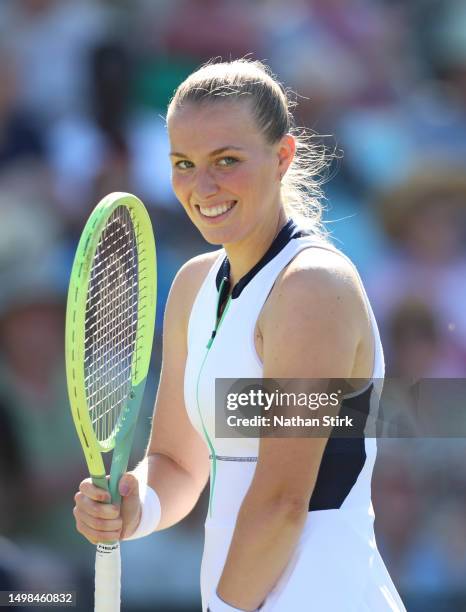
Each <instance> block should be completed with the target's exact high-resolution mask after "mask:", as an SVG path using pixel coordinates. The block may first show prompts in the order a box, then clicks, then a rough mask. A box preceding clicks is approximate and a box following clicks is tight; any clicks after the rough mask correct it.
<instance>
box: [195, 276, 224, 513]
mask: <svg viewBox="0 0 466 612" xmlns="http://www.w3.org/2000/svg"><path fill="white" fill-rule="evenodd" d="M228 290H229V281H228V278H222V282H221V283H220V289H219V291H218V300H217V310H216V315H217V316H216V321H215V327H214V329H213V331H212V334H211V336H210V338H209V341H208V342H207V346H206V352H205V355H204V359H203V360H202V363H201V367H200V368H199V373H198V375H197V384H196V404H197V412H198V414H199V418H200V421H201V425H202V431H203V433H204V437H205V439H206V442H207V446H208V447H209V450H210V452H211V457H212V478H211V487H210V495H209V515H210V516H212V507H213V497H214V490H215V479H216V475H217V454H216V451H215V448H214V445H213V444H212V440H211V439H210V437H209V434H208V433H207V429H206V426H205V424H204V419H203V418H202V412H201V409H200V406H199V380H200V378H201V374H202V370H203V369H204V364H205V362H206V359H207V356H208V355H209V351H210V348H211V346H212V344H213V341H214V340H215V336H216V335H217V331H218V330H219V328H220V326H221V324H222V322H223V319H224V318H225V315H226V313H227V311H228V308H229V307H230V303H231V295H230V296H229V297H228V300H227V302H226V304H225V308H224V309H223V312H222V313H220V310H221V307H222V304H223V302H224V301H225V297H226V293H225V291H226V292H228Z"/></svg>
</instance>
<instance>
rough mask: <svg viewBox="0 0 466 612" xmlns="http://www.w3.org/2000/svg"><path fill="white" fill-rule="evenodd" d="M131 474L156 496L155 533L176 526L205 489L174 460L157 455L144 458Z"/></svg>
mask: <svg viewBox="0 0 466 612" xmlns="http://www.w3.org/2000/svg"><path fill="white" fill-rule="evenodd" d="M134 472H135V474H136V475H137V476H138V479H140V480H142V481H143V482H147V484H148V485H149V486H150V487H152V489H154V491H155V492H156V493H157V495H158V497H159V500H160V506H161V511H162V515H161V519H160V523H159V525H158V527H157V531H160V530H162V529H166V528H167V527H171V526H172V525H175V524H176V523H178V522H179V521H181V520H182V519H183V518H184V517H185V516H186V515H187V514H189V512H190V511H191V510H192V509H193V507H194V506H195V504H196V502H197V500H198V499H199V496H200V494H201V492H202V490H203V488H204V485H203V484H202V483H199V482H197V481H196V480H195V478H194V477H193V476H192V475H191V474H190V473H189V472H187V471H186V470H184V469H183V468H182V467H181V466H180V465H179V464H178V463H176V461H174V460H173V459H171V458H170V457H168V456H167V455H163V454H159V453H157V454H154V455H149V456H148V457H146V458H145V459H144V460H143V461H142V462H141V463H140V464H139V465H138V467H137V468H136V469H135V470H134Z"/></svg>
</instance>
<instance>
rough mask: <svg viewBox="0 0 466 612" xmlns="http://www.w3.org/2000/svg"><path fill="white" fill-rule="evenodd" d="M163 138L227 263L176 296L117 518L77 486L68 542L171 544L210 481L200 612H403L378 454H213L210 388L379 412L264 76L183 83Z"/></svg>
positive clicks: (99, 494)
mask: <svg viewBox="0 0 466 612" xmlns="http://www.w3.org/2000/svg"><path fill="white" fill-rule="evenodd" d="M167 124H168V131H169V137H170V143H171V160H172V181H173V188H174V191H175V194H176V196H177V198H178V199H179V201H180V203H181V204H182V206H183V207H184V209H185V211H186V213H187V215H188V216H189V218H190V219H191V221H192V222H193V223H194V225H195V226H196V227H197V228H198V229H199V231H200V232H201V233H202V235H203V236H204V238H205V239H206V240H207V241H208V242H209V243H211V244H216V245H223V247H222V249H221V250H218V251H215V252H213V253H207V254H205V255H201V256H199V257H195V258H194V259H192V260H191V261H189V262H188V263H187V264H185V265H184V266H183V267H182V268H181V270H180V271H179V273H178V274H177V276H176V278H175V280H174V282H173V286H172V289H171V292H170V296H169V299H168V303H167V307H166V312H165V322H164V346H163V366H162V373H161V380H160V386H159V389H158V395H157V400H156V405H155V412H154V419H153V428H152V435H151V440H150V443H149V447H148V451H147V456H146V458H145V460H144V461H143V462H142V464H141V465H140V466H138V468H137V469H136V470H134V471H133V472H130V473H128V474H125V475H124V476H123V477H122V479H121V481H120V492H121V494H122V496H123V501H122V504H121V507H116V506H113V505H110V504H108V505H106V504H102V503H101V502H102V501H105V499H106V495H107V494H106V493H104V492H103V491H102V490H100V489H98V488H96V487H95V486H93V485H92V483H91V482H90V481H89V480H85V481H83V482H82V483H81V485H80V490H79V492H78V493H77V494H76V497H75V500H76V506H75V509H74V514H75V517H76V523H77V529H78V530H79V531H80V532H81V533H82V534H83V535H84V536H85V537H86V538H87V539H88V540H90V541H91V542H93V543H95V542H105V541H114V540H115V539H130V538H135V537H141V536H144V535H147V534H148V533H152V532H153V531H156V530H160V529H165V528H167V527H170V526H171V525H174V524H175V523H177V522H178V521H180V520H181V519H182V518H183V517H185V516H186V515H187V514H188V513H189V512H190V511H191V509H192V508H193V506H194V505H195V503H196V502H197V500H198V498H199V495H200V493H201V492H202V490H203V488H204V486H205V484H206V482H207V480H208V479H209V475H210V503H209V511H208V516H207V520H206V524H205V548H204V555H203V560H202V569H201V591H202V607H203V611H204V612H206V611H207V610H210V611H211V612H220V611H232V612H233V611H235V610H244V611H252V610H258V609H260V610H263V611H267V612H268V611H274V612H291V611H293V612H298V611H308V610H309V611H311V610H312V611H314V610H315V611H318V612H322V611H331V612H345V611H350V610H351V611H357V612H363V611H367V612H385V611H389V610H390V611H392V612H393V611H400V610H401V611H403V610H405V608H404V606H403V603H402V601H401V600H400V597H399V595H398V593H397V591H396V589H395V587H394V585H393V583H392V581H391V579H390V577H389V575H388V572H387V570H386V568H385V565H384V563H383V561H382V559H381V557H380V554H379V552H378V550H377V546H376V543H375V538H374V531H373V522H374V513H373V509H372V504H371V475H372V469H373V466H374V461H375V455H376V443H375V440H374V439H364V438H354V439H344V440H341V439H340V440H339V439H337V438H336V437H335V438H334V437H333V436H330V438H328V439H325V438H306V437H294V438H293V437H288V438H271V437H263V438H260V439H259V438H245V437H243V438H228V439H226V438H225V439H224V438H216V437H215V418H214V412H215V379H216V378H235V379H240V378H261V377H264V378H275V379H276V378H282V379H283V378H302V379H304V378H305V379H322V378H354V379H366V380H369V381H370V382H369V384H368V385H365V386H364V387H363V388H361V389H360V390H358V391H357V392H356V393H355V394H353V396H352V397H351V398H350V401H351V402H352V406H353V407H355V408H356V409H357V410H358V411H359V412H362V413H363V414H365V415H366V416H368V415H369V412H370V411H371V410H373V406H374V402H372V401H371V400H372V399H373V398H374V397H375V395H376V391H377V381H379V380H380V379H382V378H383V375H384V360H383V352H382V346H381V343H380V338H379V333H378V330H377V325H376V322H375V319H374V315H373V313H372V310H371V307H370V304H369V302H368V299H367V296H366V293H365V291H364V288H363V286H362V284H361V280H360V278H359V276H358V273H357V272H356V270H355V268H354V266H353V265H352V264H351V262H350V261H349V260H348V259H347V258H346V257H345V256H344V255H342V254H341V253H340V252H339V251H337V250H336V249H335V248H334V247H333V246H332V244H331V243H330V242H329V241H328V240H327V239H326V238H325V232H324V231H323V229H322V226H321V221H320V212H321V210H320V205H319V203H318V199H317V196H318V183H317V181H316V178H315V177H316V172H317V171H318V170H319V169H320V168H319V167H318V166H319V165H320V162H321V158H320V157H319V154H318V152H316V150H315V148H314V146H313V145H312V142H311V141H309V140H308V141H307V142H306V141H304V142H303V141H302V140H300V138H299V137H298V136H296V135H293V134H296V130H294V129H293V117H292V115H291V112H290V102H289V100H288V99H287V94H286V92H285V90H284V89H283V88H282V87H281V85H280V84H279V83H278V82H277V81H276V80H275V78H274V77H273V76H272V75H271V74H270V71H269V70H268V69H267V68H266V67H265V66H264V65H263V64H261V63H259V62H254V61H248V60H237V61H233V62H230V63H216V64H215V63H214V64H208V65H206V66H203V67H202V68H200V69H199V70H198V71H196V72H194V73H193V74H191V75H190V76H189V77H188V78H187V79H186V80H185V81H184V82H183V83H182V84H181V85H180V86H179V88H178V89H177V91H176V92H175V95H174V97H173V99H172V101H171V102H170V105H169V108H168V115H167ZM319 160H320V161H319ZM303 207H304V208H306V209H308V211H309V214H308V217H307V220H306V222H305V223H304V221H303V217H302V214H301V213H300V212H297V209H299V208H301V209H302V208H303ZM342 409H343V408H342Z"/></svg>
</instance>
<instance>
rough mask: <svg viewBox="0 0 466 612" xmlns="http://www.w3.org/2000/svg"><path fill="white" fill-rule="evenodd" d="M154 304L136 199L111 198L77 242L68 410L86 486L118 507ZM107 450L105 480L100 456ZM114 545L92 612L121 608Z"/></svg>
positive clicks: (147, 225) (101, 553) (99, 557)
mask: <svg viewBox="0 0 466 612" xmlns="http://www.w3.org/2000/svg"><path fill="white" fill-rule="evenodd" d="M155 305H156V258H155V242H154V235H153V232H152V226H151V222H150V218H149V215H148V213H147V211H146V209H145V208H144V205H143V204H142V202H141V201H140V200H138V198H136V197H135V196H133V195H131V194H128V193H112V194H110V195H108V196H107V197H105V198H104V199H103V200H102V201H101V202H99V204H98V205H97V206H96V208H95V209H94V211H93V212H92V214H91V216H90V217H89V220H88V221H87V223H86V226H85V228H84V231H83V233H82V235H81V239H80V241H79V245H78V249H77V251H76V256H75V260H74V263H73V268H72V272H71V278H70V286H69V290H68V302H67V311H66V334H65V336H66V376H67V381H68V394H69V398H70V404H71V412H72V414H73V420H74V423H75V426H76V430H77V433H78V436H79V440H80V442H81V445H82V447H83V451H84V455H85V457H86V462H87V466H88V468H89V473H90V475H91V477H92V481H93V482H94V484H95V485H97V486H98V487H101V488H103V489H106V490H107V491H110V494H111V498H112V502H113V503H119V502H120V495H119V493H118V482H119V480H120V477H121V475H122V474H123V472H125V471H126V469H127V465H128V459H129V454H130V450H131V443H132V438H133V434H134V429H135V425H136V420H137V416H138V411H139V406H140V403H141V399H142V396H143V393H144V386H145V382H146V377H147V371H148V368H149V361H150V354H151V349H152V340H153V335H154V323H155ZM112 450H113V458H112V465H111V469H110V481H109V483H108V481H107V478H106V474H105V466H104V462H103V457H102V453H107V452H109V451H112ZM120 568H121V562H120V545H119V542H114V543H111V544H108V543H107V544H98V545H97V553H96V562H95V611H96V612H118V611H119V610H120V571H121V569H120Z"/></svg>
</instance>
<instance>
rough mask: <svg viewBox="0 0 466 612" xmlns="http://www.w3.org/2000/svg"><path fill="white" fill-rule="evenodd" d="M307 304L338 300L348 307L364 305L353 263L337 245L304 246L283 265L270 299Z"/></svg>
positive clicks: (323, 305)
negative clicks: (334, 247) (335, 247)
mask: <svg viewBox="0 0 466 612" xmlns="http://www.w3.org/2000/svg"><path fill="white" fill-rule="evenodd" d="M277 301H280V302H282V303H284V304H290V305H293V307H294V308H296V307H297V305H298V304H300V303H302V304H304V305H305V306H306V307H307V308H309V307H311V308H313V309H315V308H326V307H327V306H329V307H331V306H335V305H337V304H339V307H340V309H341V308H347V309H349V310H351V309H352V308H356V310H358V309H360V307H361V306H364V304H365V301H364V296H363V291H362V286H361V281H360V279H359V276H358V274H357V272H356V268H355V267H354V265H353V264H352V263H351V262H350V261H349V260H348V259H347V258H346V257H344V256H343V255H342V254H341V253H340V252H339V251H337V250H336V249H335V250H334V249H332V248H331V247H330V248H328V249H327V248H320V247H319V248H308V249H304V250H303V251H301V252H300V253H298V255H297V256H296V257H295V258H294V259H293V260H292V261H291V262H290V264H288V266H286V268H285V269H284V270H283V271H282V272H281V274H280V275H279V277H278V278H277V282H276V283H275V286H274V290H273V292H272V294H271V303H272V304H274V303H276V302H277Z"/></svg>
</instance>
